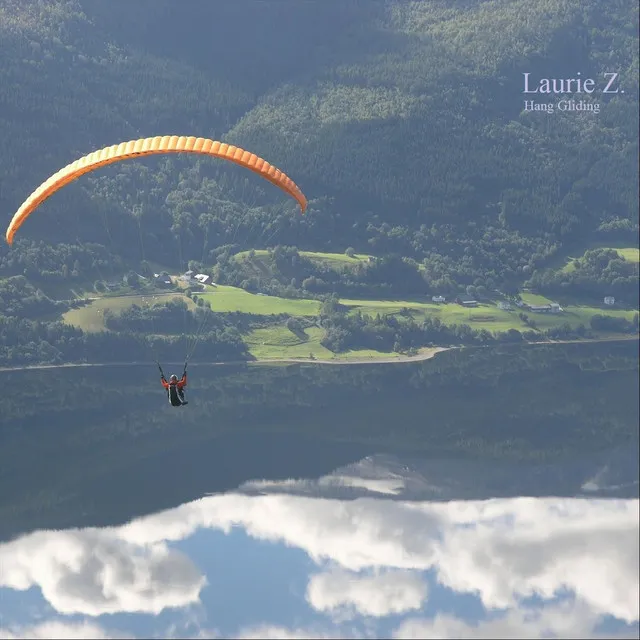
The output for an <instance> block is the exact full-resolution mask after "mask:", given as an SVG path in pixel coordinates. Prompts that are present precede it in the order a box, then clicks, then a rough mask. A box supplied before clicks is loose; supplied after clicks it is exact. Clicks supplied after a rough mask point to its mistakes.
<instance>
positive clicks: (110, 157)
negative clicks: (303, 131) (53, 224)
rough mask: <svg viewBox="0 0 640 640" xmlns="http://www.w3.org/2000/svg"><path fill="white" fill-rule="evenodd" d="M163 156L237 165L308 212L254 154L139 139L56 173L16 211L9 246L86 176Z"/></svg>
mask: <svg viewBox="0 0 640 640" xmlns="http://www.w3.org/2000/svg"><path fill="white" fill-rule="evenodd" d="M160 153H199V154H203V155H208V156H213V157H215V158H222V159H223V160H229V161H230V162H235V163H236V164H239V165H240V166H242V167H246V168H247V169H250V170H251V171H254V172H255V173H257V174H258V175H260V176H262V177H263V178H265V179H266V180H268V181H269V182H271V183H273V184H274V185H276V186H277V187H279V188H280V189H282V190H283V191H284V192H285V193H287V194H288V195H290V196H291V197H292V198H294V199H295V200H296V201H297V202H298V204H299V205H300V209H301V211H302V212H304V211H305V209H306V208H307V199H306V198H305V196H304V194H303V193H302V191H301V190H300V189H299V187H298V186H297V185H296V183H295V182H293V180H291V178H289V177H288V176H287V175H286V174H285V173H283V172H282V171H280V169H277V168H276V167H274V166H273V165H271V164H269V163H268V162H267V161H266V160H264V159H263V158H260V157H259V156H257V155H255V153H251V152H249V151H245V150H244V149H241V148H240V147H235V146H233V145H230V144H226V143H224V142H217V141H215V140H209V139H207V138H196V137H194V136H189V137H186V136H156V137H155V138H140V139H139V140H130V141H129V142H122V143H120V144H116V145H113V146H111V147H105V148H104V149H100V150H99V151H94V152H93V153H90V154H89V155H86V156H84V157H82V158H80V159H79V160H76V161H75V162H72V163H71V164H69V165H67V166H66V167H64V168H63V169H60V171H58V172H57V173H54V174H53V175H52V176H51V177H50V178H48V179H47V180H46V181H45V182H43V183H42V184H41V185H40V186H39V187H38V188H37V189H36V190H35V191H34V192H33V193H32V194H31V195H30V196H29V197H28V198H27V199H26V200H25V201H24V202H23V203H22V205H21V206H20V208H19V209H18V210H17V211H16V213H15V214H14V216H13V218H12V220H11V222H10V224H9V226H8V228H7V232H6V239H7V243H8V244H12V243H13V238H14V236H15V234H16V232H17V231H18V229H19V228H20V227H21V226H22V224H23V222H24V221H25V220H26V219H27V218H28V217H29V215H30V214H31V213H33V211H34V210H35V209H37V208H38V207H39V206H40V205H41V204H42V203H43V202H44V201H45V200H46V199H47V198H49V197H50V196H51V195H53V194H54V193H55V192H56V191H58V190H59V189H62V187H64V186H66V185H67V184H69V183H70V182H73V181H74V180H76V179H77V178H79V177H80V176H82V175H84V174H85V173H89V172H90V171H94V170H95V169H99V168H100V167H104V166H106V165H109V164H113V163H114V162H120V161H121V160H128V159H130V158H140V157H142V156H150V155H154V154H160Z"/></svg>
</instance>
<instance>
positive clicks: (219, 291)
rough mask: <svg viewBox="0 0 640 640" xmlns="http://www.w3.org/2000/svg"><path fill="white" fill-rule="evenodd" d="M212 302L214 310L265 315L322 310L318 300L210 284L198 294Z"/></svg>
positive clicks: (297, 313) (292, 314)
mask: <svg viewBox="0 0 640 640" xmlns="http://www.w3.org/2000/svg"><path fill="white" fill-rule="evenodd" d="M197 297H201V298H204V299H205V300H208V301H209V302H210V303H211V308H212V309H213V311H220V312H224V311H226V312H231V311H241V312H242V313H253V314H258V315H263V316H269V315H278V314H280V313H287V314H289V315H291V316H315V315H318V312H319V311H320V303H319V302H318V301H317V300H293V299H288V298H278V297H276V296H265V295H258V294H254V293H249V292H248V291H245V290H244V289H239V288H238V287H229V286H224V285H217V286H215V287H212V286H209V287H207V290H206V292H205V293H199V294H197Z"/></svg>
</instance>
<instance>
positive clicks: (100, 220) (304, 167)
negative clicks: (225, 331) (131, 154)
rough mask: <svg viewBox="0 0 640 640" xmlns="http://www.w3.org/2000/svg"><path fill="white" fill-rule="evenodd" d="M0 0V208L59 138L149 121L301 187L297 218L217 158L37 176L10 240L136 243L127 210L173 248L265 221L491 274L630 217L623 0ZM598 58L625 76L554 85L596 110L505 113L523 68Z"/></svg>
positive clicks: (79, 148)
mask: <svg viewBox="0 0 640 640" xmlns="http://www.w3.org/2000/svg"><path fill="white" fill-rule="evenodd" d="M0 7H1V13H0V29H1V31H2V38H1V39H0V42H1V44H0V47H1V53H2V59H3V64H2V66H1V67H0V73H1V74H2V77H1V82H0V141H1V142H0V144H2V149H0V171H1V175H2V190H1V194H0V206H1V207H2V210H3V211H4V212H5V219H6V220H7V221H8V219H9V216H10V215H11V213H12V212H13V211H14V210H15V209H16V208H17V207H18V205H19V204H20V202H21V201H22V199H24V197H26V195H28V193H29V192H30V191H31V190H32V189H33V188H35V186H37V184H39V182H40V181H41V180H43V179H44V178H45V177H47V176H48V175H49V174H50V173H52V172H54V171H55V170H57V169H58V168H59V167H61V166H63V165H64V164H66V163H67V162H69V161H71V160H73V159H75V158H76V157H78V156H79V155H82V154H84V153H87V152H89V151H91V150H93V149H96V148H100V147H101V146H106V145H107V144H112V143H114V142H117V141H121V140H126V139H130V138H136V137H142V136H149V135H157V134H165V133H179V134H195V135H202V136H206V137H213V138H221V139H224V140H225V141H228V142H232V143H234V144H239V145H241V146H244V147H246V148H250V149H251V150H253V151H255V152H256V153H259V154H262V155H264V156H265V157H267V158H268V159H270V160H271V161H272V162H273V163H274V164H276V165H278V166H281V167H282V168H283V169H284V170H285V171H286V172H287V173H288V174H289V175H291V176H292V177H293V178H294V180H296V181H297V182H298V183H299V184H300V185H301V186H302V188H303V189H304V190H305V192H306V193H307V195H308V196H309V197H310V199H311V201H312V202H311V207H310V212H309V214H308V216H306V217H305V218H304V219H302V220H300V219H298V218H296V217H295V216H294V215H293V213H292V212H293V205H289V203H286V204H284V205H283V204H281V199H280V195H279V194H275V193H274V192H273V191H272V190H271V188H270V187H269V186H268V185H266V186H264V185H263V184H262V183H261V182H260V181H259V180H258V179H254V177H253V176H249V177H247V176H246V175H245V173H244V172H242V171H240V170H239V171H235V170H233V169H229V168H228V167H226V166H224V167H221V166H220V164H219V163H218V164H216V163H215V162H211V161H204V162H194V160H193V158H187V159H186V160H185V159H182V158H180V159H176V158H173V159H171V160H166V159H161V160H159V161H146V162H144V163H142V164H137V163H128V164H127V165H126V166H125V165H120V166H118V167H117V168H115V169H110V170H104V171H102V172H99V174H94V175H93V176H91V177H87V178H84V179H83V180H82V181H81V182H80V183H79V184H74V185H71V186H70V187H68V188H67V189H66V190H65V191H64V193H60V194H57V195H56V196H55V198H53V199H52V200H51V201H50V202H48V203H46V204H45V205H44V206H43V207H42V210H41V211H39V215H38V216H34V219H33V220H30V221H29V226H28V227H26V228H25V229H24V232H23V233H22V234H21V238H22V242H24V243H28V242H29V241H30V239H31V238H37V237H47V238H48V239H51V240H56V241H57V242H60V241H63V240H64V239H65V238H66V240H67V241H69V240H71V239H72V238H73V239H76V238H78V239H85V240H86V239H91V240H93V241H96V242H100V243H101V244H109V243H110V248H111V249H112V250H113V251H116V252H123V253H127V251H131V252H132V253H133V254H134V255H135V254H136V253H139V247H138V245H137V244H136V243H134V244H135V246H134V247H132V246H131V245H132V239H131V231H132V230H135V232H136V233H135V238H137V236H138V233H137V228H136V227H137V225H136V224H135V221H134V217H133V214H136V215H137V216H138V219H139V220H141V226H142V229H143V231H144V233H146V234H147V236H153V237H154V238H155V240H156V241H157V242H158V243H159V245H160V246H161V247H162V246H164V247H166V248H174V247H175V239H174V237H173V236H174V235H176V234H181V235H182V236H183V246H184V251H185V256H184V257H185V259H186V258H187V257H191V258H198V259H200V258H201V257H202V256H203V254H204V255H205V257H206V254H207V251H208V250H210V249H211V248H215V246H217V245H219V244H224V243H227V242H231V241H232V240H235V241H238V240H240V241H241V242H242V243H244V244H245V246H252V245H259V244H260V242H264V241H265V240H266V238H267V237H269V236H272V235H273V232H275V233H276V236H275V237H276V240H277V241H278V242H280V243H285V244H295V245H297V246H300V247H301V248H311V249H314V248H315V249H333V250H338V251H340V250H344V249H345V248H346V247H347V246H349V245H352V246H354V247H355V248H356V249H357V250H359V249H361V250H369V251H374V252H378V253H387V252H391V251H394V252H398V253H401V254H403V255H411V256H412V257H414V258H416V259H418V260H419V261H421V260H423V259H425V258H426V259H427V266H428V268H427V271H426V275H427V277H429V278H431V279H432V280H435V281H446V280H447V279H448V278H453V280H454V281H455V282H465V281H467V282H468V281H469V278H471V279H472V280H473V278H474V277H475V278H477V277H481V278H487V277H490V278H491V279H492V280H494V281H497V283H499V282H501V281H504V280H508V279H509V278H514V277H518V275H519V274H521V273H522V270H523V268H524V273H525V274H527V273H528V272H531V271H532V270H534V269H535V268H537V267H541V266H543V265H544V264H545V259H546V258H547V257H548V256H550V255H552V254H553V253H554V251H557V250H558V249H559V248H560V247H561V246H562V245H563V244H566V243H578V242H587V241H589V240H590V239H593V238H594V237H596V236H598V235H605V236H606V233H607V230H609V234H611V233H612V231H611V230H612V229H613V230H615V232H616V233H617V234H618V235H620V234H622V235H623V236H626V237H627V238H633V237H634V234H635V233H636V230H637V151H638V147H637V106H638V104H637V87H638V83H637V78H638V58H637V6H636V5H635V3H632V2H630V1H626V0H625V1H617V2H608V3H601V2H597V1H595V0H591V1H588V2H583V1H579V0H545V1H543V0H536V1H535V2H530V1H527V0H516V1H506V0H493V1H476V0H474V1H471V0H468V1H459V2H454V3H451V2H440V1H434V2H387V3H357V2H341V3H275V2H274V3H267V2H264V3H243V2H238V3H217V2H216V3H193V4H188V3H187V4H183V3H175V2H171V1H169V0H166V1H165V0H161V1H157V2H150V1H148V0H146V1H142V2H137V3H134V4H115V5H112V4H111V3H109V4H108V5H106V4H105V3H102V2H99V1H97V0H51V1H49V0H47V1H46V2H45V1H40V2H36V1H34V2H28V3H27V2H11V1H9V0H4V1H3V2H2V3H0ZM611 71H613V72H616V73H618V74H619V80H618V81H617V83H616V84H617V85H619V86H620V87H623V88H624V90H625V93H624V94H621V93H618V94H612V95H602V94H601V93H594V94H592V95H591V96H586V95H585V94H581V95H576V96H572V97H575V98H576V99H581V98H585V99H586V100H587V101H592V102H598V103H599V104H600V112H599V113H598V114H595V113H593V112H585V113H577V112H572V113H568V112H567V113H558V112H556V113H554V114H548V113H526V112H523V104H524V100H523V98H524V97H525V96H524V95H523V93H522V89H523V75H522V74H523V73H524V72H529V73H531V76H532V78H534V77H535V78H539V77H556V78H559V77H576V73H577V72H580V73H581V75H582V77H583V78H591V77H593V78H595V79H596V80H597V82H598V84H599V85H600V86H602V81H603V79H604V76H603V73H604V72H611ZM177 169H180V170H182V172H181V171H179V170H177ZM141 194H143V195H141ZM105 216H107V219H106V220H105ZM118 219H120V220H119V221H118ZM238 223H240V228H239V229H238V228H237V227H238ZM68 225H73V231H72V233H71V235H70V231H69V227H68ZM172 225H173V232H172V230H171V228H172ZM107 226H108V228H106V227H107ZM203 232H206V235H207V243H206V246H203V237H204V235H205V233H203ZM52 234H53V235H52ZM107 237H108V239H107ZM21 246H22V247H24V246H25V245H21ZM17 250H18V251H19V250H20V247H18V248H17ZM5 251H6V250H3V253H4V252H5Z"/></svg>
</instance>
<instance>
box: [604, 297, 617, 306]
mask: <svg viewBox="0 0 640 640" xmlns="http://www.w3.org/2000/svg"><path fill="white" fill-rule="evenodd" d="M604 303H605V304H608V305H609V306H611V305H614V304H615V303H616V299H615V298H614V297H613V296H605V297H604Z"/></svg>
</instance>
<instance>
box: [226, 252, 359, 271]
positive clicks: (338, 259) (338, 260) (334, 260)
mask: <svg viewBox="0 0 640 640" xmlns="http://www.w3.org/2000/svg"><path fill="white" fill-rule="evenodd" d="M299 253H300V255H301V256H303V257H305V258H307V259H308V260H311V261H312V262H316V263H323V264H326V265H327V266H329V267H331V268H334V269H335V268H341V267H349V266H353V265H356V264H360V263H361V262H367V261H368V260H369V258H370V257H371V256H369V254H366V253H354V254H353V256H348V255H346V254H344V253H323V252H321V251H300V252H299ZM268 255H269V251H267V250H266V249H256V250H255V251H254V260H262V259H264V258H266V257H267V256H268ZM234 258H235V259H236V260H249V252H248V251H240V252H239V253H236V254H235V256H234Z"/></svg>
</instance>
